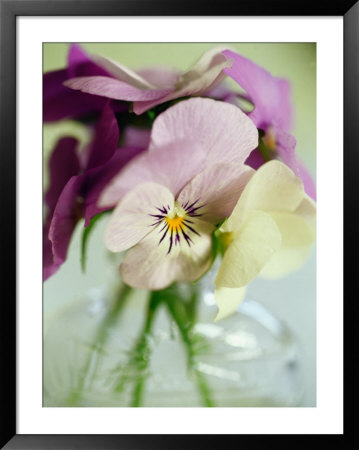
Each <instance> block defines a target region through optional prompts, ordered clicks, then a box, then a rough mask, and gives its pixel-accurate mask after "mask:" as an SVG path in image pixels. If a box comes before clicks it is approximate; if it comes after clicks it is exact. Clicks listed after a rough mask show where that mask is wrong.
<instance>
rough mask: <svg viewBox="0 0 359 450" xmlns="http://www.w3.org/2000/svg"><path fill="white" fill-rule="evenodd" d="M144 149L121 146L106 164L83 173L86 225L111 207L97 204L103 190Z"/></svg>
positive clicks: (82, 190)
mask: <svg viewBox="0 0 359 450" xmlns="http://www.w3.org/2000/svg"><path fill="white" fill-rule="evenodd" d="M143 150H144V149H143V148H135V147H124V148H119V149H118V150H116V152H115V154H114V155H113V157H112V158H111V159H110V160H109V161H108V162H107V163H106V164H104V165H103V166H101V167H96V168H94V169H91V170H89V171H88V172H86V174H84V175H82V176H83V177H84V183H83V186H82V189H81V192H82V195H83V197H84V203H83V216H84V218H85V227H87V226H88V225H89V223H90V219H91V218H92V217H93V216H95V215H96V214H99V213H100V212H103V211H106V210H107V209H109V207H104V208H99V207H98V206H97V203H98V200H99V198H100V195H101V193H102V191H103V190H104V189H105V188H106V186H107V185H108V184H109V183H110V182H111V180H112V178H113V177H114V176H115V175H116V174H117V173H118V172H119V171H120V170H122V169H123V168H124V167H125V166H126V164H128V163H129V161H131V160H132V159H133V158H134V157H135V156H137V155H139V154H140V153H141V152H143Z"/></svg>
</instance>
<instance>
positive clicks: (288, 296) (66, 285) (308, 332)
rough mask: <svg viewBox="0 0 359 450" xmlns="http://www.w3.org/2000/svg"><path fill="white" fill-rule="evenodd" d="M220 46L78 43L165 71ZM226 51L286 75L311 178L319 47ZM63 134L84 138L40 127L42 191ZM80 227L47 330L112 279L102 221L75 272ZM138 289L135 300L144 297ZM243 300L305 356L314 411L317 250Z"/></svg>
mask: <svg viewBox="0 0 359 450" xmlns="http://www.w3.org/2000/svg"><path fill="white" fill-rule="evenodd" d="M217 45H221V46H223V45H226V44H225V43H220V44H216V43H81V46H82V47H83V48H84V49H85V50H86V51H87V52H88V53H90V54H91V53H92V54H100V55H103V56H106V57H109V58H111V59H113V60H115V61H118V62H120V63H121V64H122V65H125V66H128V67H130V68H131V69H134V70H136V69H142V68H146V67H151V66H170V67H174V68H177V69H180V70H182V71H183V70H186V69H189V68H190V67H191V66H192V65H193V64H194V63H195V62H196V61H197V60H198V59H199V58H200V56H201V55H202V54H203V53H204V52H205V51H206V50H208V49H211V48H213V47H215V46H217ZM228 47H230V48H232V49H234V50H235V51H237V52H238V53H240V54H242V55H244V56H246V57H248V58H250V59H252V60H253V61H254V62H255V63H257V64H259V65H262V66H263V67H265V68H266V69H267V70H269V71H270V72H271V73H272V74H273V75H275V76H278V77H283V78H286V79H288V80H289V81H290V84H291V87H292V102H293V105H294V126H293V129H292V134H293V135H294V137H295V138H296V140H297V148H296V151H297V154H298V156H299V157H300V159H301V160H302V162H303V163H304V164H305V165H306V166H307V168H308V169H309V171H310V172H311V173H312V175H313V176H314V178H315V173H316V45H315V44H311V43H279V44H276V43H253V44H252V43H228ZM68 48H69V44H68V43H44V44H43V70H44V72H48V71H52V70H57V69H61V68H64V67H65V66H66V58H67V52H68ZM64 135H72V136H75V137H78V138H79V139H81V140H82V141H84V140H86V136H87V135H86V130H85V129H84V127H83V126H82V125H79V124H78V123H76V122H73V121H68V120H64V121H61V122H57V123H52V124H45V125H44V128H43V155H44V188H46V185H47V171H46V163H47V160H48V157H49V154H50V153H51V150H52V149H53V147H54V145H55V143H56V141H57V139H58V138H59V137H61V136H64ZM81 225H82V224H81V223H80V224H79V225H78V227H77V229H76V231H75V233H74V236H73V239H72V242H71V245H70V249H69V257H68V260H67V261H66V262H65V263H64V264H63V266H62V267H61V268H60V270H59V271H58V272H57V273H56V274H55V275H54V276H52V277H51V278H49V279H48V280H47V281H46V282H45V284H44V297H43V313H44V316H43V320H44V332H45V334H46V330H47V329H48V327H49V326H51V322H52V321H53V320H56V317H57V316H58V314H61V313H62V312H63V311H65V310H66V308H68V307H71V305H73V304H74V303H75V302H77V301H81V300H82V298H83V295H84V292H85V291H87V292H92V294H93V295H94V296H96V295H97V294H96V292H99V290H101V284H102V285H103V286H102V288H103V289H106V286H105V285H104V283H107V282H110V281H111V277H112V276H113V275H112V274H111V273H110V271H111V269H110V266H109V267H108V268H105V270H107V273H108V278H107V279H106V280H104V278H103V276H102V273H101V271H99V270H98V267H99V264H100V266H104V267H105V266H106V264H108V260H107V256H105V250H104V248H103V245H102V236H103V230H104V227H105V221H101V222H100V223H99V224H98V226H97V227H96V229H95V231H94V232H93V234H92V235H91V238H90V240H89V247H88V266H87V271H86V274H83V273H82V272H81V268H80V261H79V257H80V238H81V233H82V230H81V228H82V226H81ZM141 295H142V294H141V292H139V296H141ZM248 296H250V297H251V298H253V299H254V300H258V301H260V302H261V303H263V304H264V305H265V306H266V307H268V308H269V309H270V310H271V311H272V312H273V313H274V314H275V315H276V316H277V317H279V318H280V319H282V320H283V321H284V322H285V323H286V324H287V325H288V327H289V328H290V329H291V330H292V332H293V333H294V335H295V336H296V338H297V340H298V344H299V347H300V351H301V355H302V372H303V380H304V387H305V395H304V399H303V402H302V406H309V407H310V406H316V258H315V250H313V252H312V255H311V257H310V259H309V260H308V262H307V263H306V265H305V266H304V267H303V268H302V269H301V270H300V271H298V272H296V273H294V274H292V275H290V276H288V277H286V278H284V279H282V280H277V281H265V280H261V279H256V280H255V281H254V282H253V283H251V285H250V287H249V292H248Z"/></svg>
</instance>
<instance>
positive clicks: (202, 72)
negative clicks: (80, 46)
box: [64, 48, 232, 114]
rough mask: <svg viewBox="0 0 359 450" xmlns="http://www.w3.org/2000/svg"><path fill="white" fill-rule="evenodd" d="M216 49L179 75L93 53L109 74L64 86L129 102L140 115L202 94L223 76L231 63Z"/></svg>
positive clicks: (89, 77) (72, 80) (87, 77)
mask: <svg viewBox="0 0 359 450" xmlns="http://www.w3.org/2000/svg"><path fill="white" fill-rule="evenodd" d="M220 50H221V49H219V48H214V49H212V50H210V51H208V52H206V53H204V54H203V56H202V57H201V58H200V60H199V61H198V62H197V63H196V64H195V65H194V66H193V67H192V68H191V69H190V70H188V71H187V72H185V73H183V74H178V73H177V72H176V71H172V70H166V71H165V70H163V69H151V70H144V71H142V72H140V71H139V72H134V71H132V70H130V69H128V68H126V67H124V66H122V65H121V64H119V63H117V62H115V61H112V60H110V59H107V58H105V57H102V56H95V57H93V59H94V61H95V62H96V63H97V64H98V65H99V66H101V67H102V68H103V69H104V70H106V71H107V72H108V73H109V74H110V75H97V74H96V75H89V76H79V75H77V76H74V77H73V78H72V79H69V80H68V81H66V82H64V85H65V86H66V87H68V88H71V89H74V90H77V91H81V92H83V93H87V94H93V95H96V96H102V97H107V98H110V99H115V100H123V101H127V102H133V111H134V112H135V113H136V114H142V113H143V112H145V111H147V110H149V109H151V108H153V107H154V106H156V105H159V104H161V103H165V102H168V101H170V100H175V99H177V98H180V97H187V96H201V95H204V94H205V93H206V92H208V91H210V90H211V89H212V88H213V87H214V86H216V85H218V83H220V81H221V80H222V79H223V78H224V76H225V74H224V73H223V69H224V68H226V67H227V68H228V67H230V66H231V64H232V61H231V60H229V59H228V58H226V57H225V56H224V55H223V54H222V53H221V51H220Z"/></svg>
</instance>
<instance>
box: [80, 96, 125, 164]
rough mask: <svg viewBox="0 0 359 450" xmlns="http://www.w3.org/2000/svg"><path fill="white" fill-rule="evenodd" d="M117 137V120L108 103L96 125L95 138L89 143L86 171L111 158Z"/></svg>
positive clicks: (118, 133)
mask: <svg viewBox="0 0 359 450" xmlns="http://www.w3.org/2000/svg"><path fill="white" fill-rule="evenodd" d="M119 135H120V132H119V129H118V125H117V120H116V117H115V114H114V112H113V110H112V108H111V106H110V103H109V102H108V103H107V104H106V106H105V107H104V109H103V111H102V113H101V117H100V119H99V121H98V123H97V124H96V132H95V138H94V140H93V142H92V143H91V147H90V151H89V157H88V161H87V166H86V170H89V169H92V168H94V167H98V166H101V165H102V164H105V163H106V162H107V161H108V160H109V159H111V158H112V156H113V154H114V152H115V150H116V148H117V144H118V139H119Z"/></svg>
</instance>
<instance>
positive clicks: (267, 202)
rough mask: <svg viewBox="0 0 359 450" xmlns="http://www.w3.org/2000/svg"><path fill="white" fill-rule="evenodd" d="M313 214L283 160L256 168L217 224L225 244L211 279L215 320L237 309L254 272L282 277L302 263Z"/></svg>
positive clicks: (312, 205) (309, 242) (312, 231)
mask: <svg viewBox="0 0 359 450" xmlns="http://www.w3.org/2000/svg"><path fill="white" fill-rule="evenodd" d="M315 213H316V208H315V203H314V202H313V201H312V200H311V199H310V198H309V197H308V195H307V194H306V193H305V192H304V188H303V183H302V181H301V180H300V179H299V178H298V177H296V176H295V175H294V173H293V172H292V171H291V170H290V169H289V168H288V167H287V166H286V165H285V164H283V163H281V162H280V161H275V160H273V161H269V162H267V163H265V164H264V165H262V166H261V167H260V168H259V169H258V170H257V171H255V172H254V174H253V176H252V177H251V179H250V180H249V182H248V184H247V185H246V186H245V188H244V190H243V192H242V194H241V196H240V198H239V200H238V202H237V204H236V206H235V208H234V209H233V212H232V214H231V215H230V217H229V218H228V220H227V221H226V222H224V224H223V225H222V227H221V231H222V232H223V237H224V239H225V241H226V242H227V246H228V247H227V250H226V252H225V254H224V257H223V261H222V264H221V267H220V269H219V272H218V275H217V278H216V280H215V285H216V292H215V299H216V301H217V304H218V307H219V313H218V315H217V320H218V319H221V318H223V317H226V316H228V315H230V314H231V313H232V312H234V311H235V309H236V308H237V307H238V305H239V303H240V302H241V300H242V298H243V291H244V288H245V287H246V286H247V285H248V283H250V282H251V281H252V280H253V279H254V278H255V277H256V276H257V275H259V274H260V275H261V276H264V277H267V278H277V277H281V276H284V275H286V274H289V273H291V272H292V271H295V270H297V269H298V268H299V267H300V266H301V265H302V264H303V263H304V261H305V260H306V259H307V257H308V255H309V252H310V250H311V247H312V244H313V242H314V239H315Z"/></svg>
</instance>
